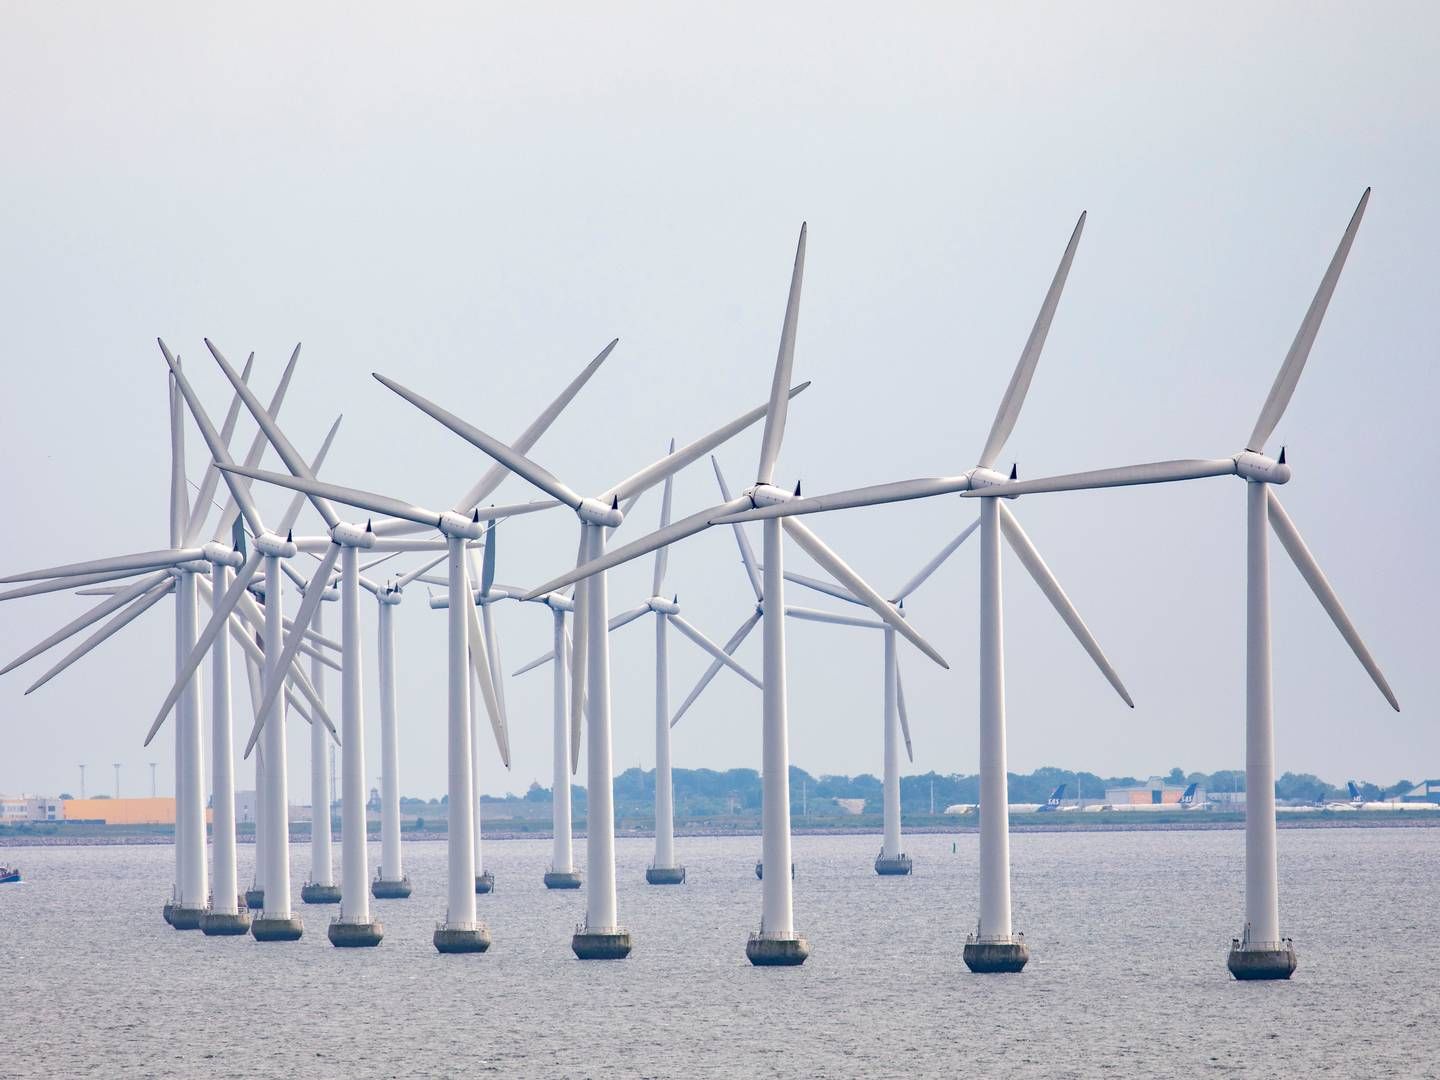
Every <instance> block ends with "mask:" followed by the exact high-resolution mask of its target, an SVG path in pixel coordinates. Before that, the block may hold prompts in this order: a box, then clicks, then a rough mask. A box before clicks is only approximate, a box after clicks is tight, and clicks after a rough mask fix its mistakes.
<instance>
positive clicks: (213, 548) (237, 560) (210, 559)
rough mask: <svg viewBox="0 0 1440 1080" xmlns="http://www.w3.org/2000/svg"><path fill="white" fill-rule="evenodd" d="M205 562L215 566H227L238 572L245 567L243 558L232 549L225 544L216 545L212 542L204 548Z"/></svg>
mask: <svg viewBox="0 0 1440 1080" xmlns="http://www.w3.org/2000/svg"><path fill="white" fill-rule="evenodd" d="M203 550H204V552H205V561H206V562H207V563H213V564H215V565H217V566H228V567H231V568H232V569H235V570H238V569H240V567H242V566H244V565H245V556H244V555H241V554H240V552H238V551H236V550H235V549H234V548H232V547H227V546H226V545H225V544H217V543H215V542H214V541H213V540H212V541H211V542H210V543H208V544H206V545H205V547H204V549H203Z"/></svg>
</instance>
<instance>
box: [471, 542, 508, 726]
mask: <svg viewBox="0 0 1440 1080" xmlns="http://www.w3.org/2000/svg"><path fill="white" fill-rule="evenodd" d="M465 559H466V561H467V562H468V563H469V566H470V584H471V586H472V587H473V586H474V585H475V583H476V582H479V589H478V592H477V594H476V595H478V596H488V595H489V592H490V586H491V585H493V584H494V583H495V532H494V529H493V527H492V528H491V529H490V530H489V531H487V533H486V537H485V561H484V567H483V568H482V569H481V570H480V571H479V572H477V571H476V568H475V549H474V548H473V547H467V548H466V549H465ZM472 606H473V605H472ZM479 614H480V627H481V630H482V631H483V632H484V635H485V659H486V660H487V661H488V662H489V665H490V680H491V681H490V686H491V689H492V690H493V691H494V693H495V705H496V708H497V710H498V712H499V714H500V726H501V728H502V729H503V730H504V731H505V733H506V737H507V739H508V737H509V732H510V714H509V712H508V711H507V710H506V708H505V686H504V682H505V680H504V679H503V678H500V679H497V678H496V677H495V676H496V675H500V674H503V671H504V669H503V668H502V667H501V666H500V649H499V643H498V642H497V641H496V640H495V620H494V618H493V617H492V616H491V614H490V605H489V604H488V603H487V604H485V605H484V606H482V607H481V608H480V613H479ZM507 752H508V743H507Z"/></svg>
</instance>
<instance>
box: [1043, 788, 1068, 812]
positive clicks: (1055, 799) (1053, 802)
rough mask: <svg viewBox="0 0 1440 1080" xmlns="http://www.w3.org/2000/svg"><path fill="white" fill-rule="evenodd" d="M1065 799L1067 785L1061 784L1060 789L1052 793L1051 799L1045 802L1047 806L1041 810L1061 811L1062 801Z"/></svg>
mask: <svg viewBox="0 0 1440 1080" xmlns="http://www.w3.org/2000/svg"><path fill="white" fill-rule="evenodd" d="M1063 798H1065V785H1064V784H1061V785H1060V786H1059V787H1057V788H1056V789H1055V790H1054V791H1052V792H1051V793H1050V798H1048V799H1046V800H1045V805H1044V806H1042V807H1041V808H1040V809H1042V810H1059V809H1060V800H1062V799H1063Z"/></svg>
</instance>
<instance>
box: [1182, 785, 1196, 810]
mask: <svg viewBox="0 0 1440 1080" xmlns="http://www.w3.org/2000/svg"><path fill="white" fill-rule="evenodd" d="M1199 786H1200V785H1199V784H1198V783H1197V784H1191V785H1190V786H1189V787H1187V788H1186V789H1185V791H1184V794H1182V795H1181V796H1180V805H1181V806H1194V805H1195V790H1196V788H1198V787H1199Z"/></svg>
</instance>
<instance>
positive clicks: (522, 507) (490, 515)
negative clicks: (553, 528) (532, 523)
mask: <svg viewBox="0 0 1440 1080" xmlns="http://www.w3.org/2000/svg"><path fill="white" fill-rule="evenodd" d="M559 505H560V503H558V502H557V501H556V500H554V499H536V500H533V501H531V502H523V503H506V504H504V505H503V506H477V507H475V508H474V509H473V510H469V511H467V513H469V514H470V515H471V516H472V517H475V516H477V515H478V517H479V518H480V520H481V521H500V520H501V519H503V518H511V517H516V516H518V515H520V514H533V513H535V511H537V510H550V509H552V508H554V507H556V506H559Z"/></svg>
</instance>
